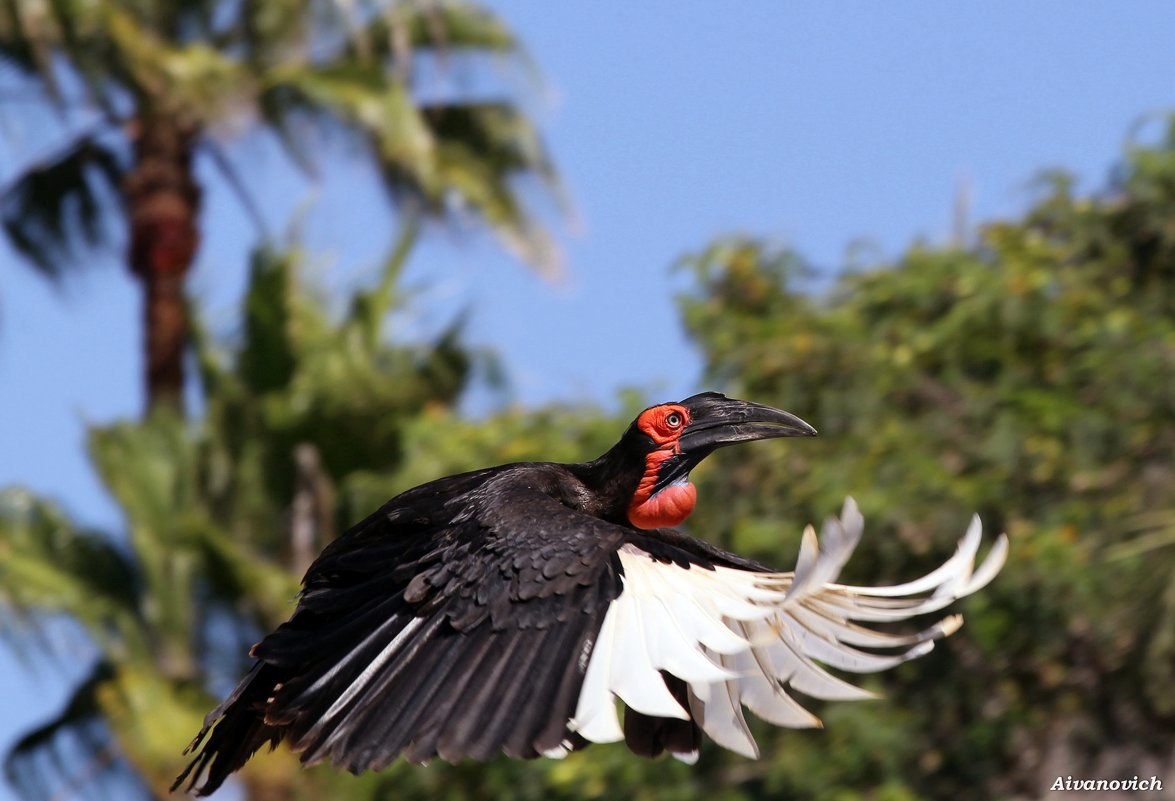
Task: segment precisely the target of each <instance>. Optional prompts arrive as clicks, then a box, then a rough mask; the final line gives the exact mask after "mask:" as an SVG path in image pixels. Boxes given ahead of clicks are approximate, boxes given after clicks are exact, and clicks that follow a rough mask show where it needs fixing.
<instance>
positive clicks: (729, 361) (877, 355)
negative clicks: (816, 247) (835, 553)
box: [682, 128, 1175, 798]
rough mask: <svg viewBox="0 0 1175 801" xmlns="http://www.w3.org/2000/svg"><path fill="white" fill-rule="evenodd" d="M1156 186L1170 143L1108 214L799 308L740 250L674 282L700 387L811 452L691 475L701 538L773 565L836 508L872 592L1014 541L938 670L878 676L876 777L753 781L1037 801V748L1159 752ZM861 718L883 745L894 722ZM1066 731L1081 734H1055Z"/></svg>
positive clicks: (1172, 312)
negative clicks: (882, 754) (979, 520)
mask: <svg viewBox="0 0 1175 801" xmlns="http://www.w3.org/2000/svg"><path fill="white" fill-rule="evenodd" d="M1173 176H1175V128H1173V129H1172V138H1170V139H1169V140H1168V141H1166V142H1164V143H1163V144H1162V146H1160V147H1156V148H1151V149H1139V150H1136V151H1134V152H1132V153H1130V154H1129V155H1128V159H1127V163H1126V165H1125V166H1124V169H1123V177H1122V178H1121V179H1120V181H1119V183H1118V184H1117V185H1116V186H1114V187H1112V188H1111V190H1110V191H1109V192H1107V194H1106V195H1105V196H1104V197H1098V198H1078V197H1074V196H1073V194H1072V192H1071V189H1070V185H1069V182H1067V181H1066V180H1063V179H1057V178H1055V177H1054V180H1053V181H1052V182H1051V184H1050V185H1048V188H1047V192H1046V193H1045V195H1044V196H1043V197H1042V198H1041V200H1040V201H1039V202H1038V203H1037V204H1036V205H1035V207H1034V208H1033V209H1032V210H1030V212H1029V213H1028V214H1027V215H1026V216H1025V218H1024V219H1023V220H1022V221H1006V222H1000V223H996V224H993V225H991V226H989V227H987V228H986V229H985V230H984V231H983V232H982V235H981V238H980V242H979V244H978V246H977V247H975V248H974V249H971V250H966V251H962V250H953V249H935V248H928V247H925V246H919V247H915V248H913V249H911V250H910V252H908V253H907V254H905V255H904V256H903V257H902V258H901V259H900V260H899V261H898V262H897V263H896V264H894V265H891V266H887V267H886V268H884V269H878V270H873V271H869V272H865V273H858V274H848V275H844V276H842V277H841V278H840V279H839V280H838V281H837V282H836V283H835V285H834V286H832V288H831V289H830V290H829V291H827V292H826V293H821V294H819V295H813V294H810V293H806V292H802V291H800V290H799V289H798V284H799V283H800V282H801V280H802V279H803V278H804V268H803V265H802V262H801V261H800V260H799V259H798V258H797V257H796V256H794V255H793V254H790V253H787V252H784V251H780V250H778V249H774V248H772V247H770V246H769V245H767V244H764V243H762V242H758V241H755V240H751V239H737V240H729V241H724V242H721V243H718V244H717V245H715V246H712V247H711V248H709V249H708V250H707V251H705V252H704V253H702V254H701V255H700V256H698V257H694V258H691V259H687V260H686V261H685V265H686V266H687V267H688V268H689V269H691V270H692V271H693V274H694V276H695V278H696V282H697V288H696V289H695V290H694V291H693V292H691V293H690V294H689V295H687V296H686V297H684V298H683V300H682V305H683V313H684V316H685V321H686V325H687V327H688V329H689V331H690V333H691V335H692V336H693V337H694V339H695V340H696V341H697V342H698V344H699V346H700V347H701V349H702V350H703V352H704V353H705V355H706V359H707V365H708V374H709V375H710V376H711V378H712V380H715V381H716V382H719V383H722V384H723V385H725V386H727V387H729V388H730V389H731V390H732V391H733V392H735V393H736V394H739V395H743V396H747V397H753V398H755V399H756V400H760V401H764V402H767V403H774V404H777V405H780V406H782V407H784V408H787V409H791V410H794V411H796V412H797V413H799V414H800V415H801V416H803V417H805V418H806V419H808V420H809V421H811V422H813V423H814V424H815V425H816V426H817V428H819V429H820V431H821V435H822V436H821V438H820V439H818V440H815V441H812V442H803V443H796V444H793V445H792V446H791V447H790V448H788V449H787V450H786V453H785V454H784V455H783V456H781V455H780V453H779V449H777V448H769V446H754V447H752V448H748V449H746V450H745V452H743V453H740V454H738V455H737V456H735V455H732V454H718V455H717V456H716V457H714V458H713V459H712V460H711V462H712V463H711V464H708V465H706V466H705V468H706V470H705V473H704V475H702V471H699V475H701V476H702V478H701V488H702V498H701V500H700V501H699V512H698V513H697V514H696V515H695V516H694V518H693V521H692V522H693V525H694V526H695V528H696V529H698V530H705V531H708V532H723V533H728V540H727V541H728V543H729V544H732V545H733V546H734V547H736V548H738V549H740V550H743V551H749V552H751V553H756V554H758V555H759V556H760V557H762V558H763V559H765V560H768V561H774V562H779V563H782V564H786V563H787V562H788V560H789V559H790V551H791V550H792V548H793V547H794V546H792V545H790V543H793V542H794V539H795V534H796V533H798V529H799V527H800V524H801V523H802V522H803V521H807V520H815V519H818V518H819V517H821V516H823V515H825V514H827V513H829V512H831V511H833V510H835V508H836V504H837V502H838V496H839V495H841V494H842V493H846V492H848V493H852V494H854V495H855V496H856V497H857V498H858V500H859V501H860V502H861V505H862V508H863V511H864V512H865V515H866V519H867V521H868V523H867V534H866V540H865V542H864V543H863V547H862V549H861V551H860V553H859V555H858V558H857V560H855V562H854V563H853V564H850V565H849V571H850V572H851V574H852V575H853V576H854V577H856V578H865V577H866V576H867V577H868V578H869V580H870V581H876V580H877V579H878V578H879V577H881V578H885V577H889V578H893V579H898V578H901V577H903V576H907V577H908V576H910V575H915V574H918V573H919V572H920V570H922V569H925V568H926V567H927V566H928V565H930V564H932V563H935V562H937V561H939V560H940V559H941V558H942V557H943V556H944V555H945V554H946V552H947V550H948V549H949V548H950V547H951V543H952V542H953V539H954V538H955V537H957V535H958V534H959V533H960V532H961V530H962V528H963V527H964V526H965V524H966V519H967V515H968V514H969V513H970V512H971V511H978V512H980V514H981V515H982V517H983V519H984V523H985V524H986V525H987V527H988V528H989V530H990V529H996V530H1000V529H1006V530H1007V531H1008V532H1009V533H1010V535H1011V537H1012V557H1011V561H1010V564H1009V565H1008V568H1007V569H1006V570H1005V572H1004V574H1003V575H1001V576H1000V578H999V579H998V580H997V581H996V582H995V584H994V585H993V586H992V587H990V588H989V589H988V590H986V591H985V592H984V593H983V594H982V595H981V596H980V597H978V598H976V599H973V600H972V601H970V602H969V604H968V608H969V610H970V611H971V613H972V614H971V623H970V625H969V626H968V627H966V628H964V631H963V632H962V633H961V634H960V635H959V636H957V637H955V638H952V639H951V640H950V641H948V643H947V644H946V647H945V648H944V649H943V650H944V651H946V652H947V653H946V655H945V657H942V656H940V655H935V657H934V658H931V659H926V660H921V661H919V662H917V663H913V664H911V665H908V666H906V668H904V669H903V670H901V671H898V672H896V673H895V674H893V675H892V677H887V678H886V679H885V681H884V684H885V688H886V691H887V695H889V696H891V697H893V698H895V699H898V700H897V702H896V703H897V705H898V706H900V707H901V708H902V709H905V710H907V711H908V713H909V714H910V715H911V716H912V718H911V721H910V724H911V725H909V726H908V727H904V728H903V730H902V731H901V732H900V735H898V736H897V737H896V739H897V740H899V741H900V742H901V744H902V747H901V748H891V753H890V755H889V756H890V762H889V764H886V765H878V766H877V767H878V769H879V771H880V772H878V773H877V774H876V775H870V774H869V773H867V772H866V773H862V772H860V771H857V772H854V769H853V766H854V765H856V764H858V762H857V761H858V760H860V759H861V757H862V754H864V753H869V751H868V738H867V737H862V736H860V735H859V733H857V734H855V735H853V736H851V737H850V739H849V740H848V741H847V742H845V743H844V744H843V747H840V746H839V745H838V747H826V746H830V745H831V743H830V742H829V741H827V740H825V741H824V742H823V743H822V745H821V746H819V747H817V748H816V749H814V750H809V747H810V744H809V741H806V740H804V739H803V737H802V736H797V735H795V734H794V733H791V732H782V733H778V734H775V735H773V736H772V737H771V738H770V741H769V742H770V743H771V744H770V745H769V746H768V748H767V749H766V751H767V753H768V754H769V756H768V761H769V762H771V763H772V764H775V765H778V764H780V760H784V759H793V760H797V761H798V765H800V766H803V767H802V775H809V776H810V775H812V774H813V773H814V772H815V771H818V770H820V769H821V768H819V767H813V766H831V767H830V769H831V770H833V772H834V774H835V775H836V776H839V777H840V778H839V780H838V781H839V783H840V784H842V785H843V786H854V785H856V786H858V787H859V788H860V790H861V791H862V792H864V790H865V788H866V787H875V786H878V784H879V783H880V782H887V783H892V782H904V783H906V784H907V785H908V786H909V788H910V789H911V791H912V792H915V793H916V794H917V795H918V796H919V797H930V798H937V797H945V796H947V795H950V796H952V797H958V798H988V797H993V796H1000V795H1005V794H1008V793H1012V792H1020V793H1028V794H1031V793H1033V792H1038V790H1039V787H1041V786H1043V785H1041V784H1040V782H1041V781H1043V779H1044V777H1043V776H1039V775H1036V773H1035V771H1036V770H1040V768H1039V766H1038V764H1037V762H1038V761H1039V760H1040V759H1041V757H1042V755H1043V754H1044V753H1045V752H1046V751H1052V752H1053V753H1060V754H1061V755H1062V757H1061V758H1062V764H1069V765H1076V764H1092V762H1093V760H1095V759H1097V760H1107V761H1106V762H1104V763H1101V764H1112V765H1115V769H1120V770H1121V771H1127V770H1130V769H1131V768H1130V759H1135V760H1137V753H1138V752H1147V751H1148V750H1150V749H1154V750H1153V751H1152V753H1162V749H1163V748H1165V747H1169V745H1170V742H1171V728H1170V724H1171V722H1172V717H1171V715H1172V710H1173V706H1172V704H1171V701H1170V694H1169V692H1168V691H1167V688H1169V687H1170V686H1171V683H1172V681H1173V680H1175V675H1173V673H1175V668H1173V667H1172V666H1173V663H1172V660H1171V654H1172V653H1175V648H1173V646H1172V642H1173V637H1175V616H1173V615H1172V609H1173V607H1172V604H1171V599H1172V598H1173V597H1175V592H1172V590H1171V588H1172V587H1175V549H1172V548H1171V547H1170V546H1171V543H1172V542H1175V536H1173V535H1172V534H1171V532H1172V524H1173V523H1175V466H1173V463H1172V460H1171V454H1172V453H1175V404H1173V403H1172V402H1171V398H1172V387H1175V304H1173V301H1172V298H1175V227H1173V226H1172V225H1171V222H1170V221H1171V220H1172V219H1175V218H1173V216H1172V211H1173V210H1175V208H1173V205H1172V204H1175V180H1173ZM724 457H725V458H724ZM782 520H791V521H793V522H792V523H790V524H789V525H788V526H787V528H786V529H785V530H784V531H782V532H781V531H780V528H779V524H780V521H782ZM1140 532H1143V533H1144V536H1145V537H1146V539H1145V540H1140V539H1134V537H1136V536H1137V535H1138V534H1139V533H1140ZM1124 538H1126V539H1124ZM1140 541H1141V543H1142V544H1141V546H1139V543H1140ZM782 542H787V543H789V545H787V546H782V547H781V543H782ZM785 552H788V553H785ZM781 557H783V558H781ZM863 570H867V572H862V571H863ZM947 659H949V662H948V661H946V660H947ZM863 714H868V715H869V717H870V724H869V725H870V726H877V725H878V724H879V721H880V719H881V718H882V717H883V716H884V717H885V718H886V719H887V720H888V721H889V723H888V725H892V718H891V717H890V716H891V715H892V713H891V712H889V711H886V712H885V713H881V712H872V713H863ZM1068 729H1073V730H1077V731H1079V732H1080V734H1079V735H1073V736H1071V737H1068V738H1064V737H1058V736H1057V735H1056V732H1058V731H1064V730H1068ZM1160 732H1162V733H1161V734H1160ZM839 733H840V730H839V729H838V731H837V733H836V735H833V736H837V735H839ZM830 734H832V732H830ZM895 734H896V733H895ZM1132 749H1133V750H1132ZM1077 754H1080V756H1077ZM895 755H896V756H895ZM1066 755H1067V756H1066ZM1066 759H1067V760H1069V761H1067V762H1066V761H1064V760H1066ZM1115 760H1117V761H1115ZM789 775H792V778H791V779H790V781H796V780H797V779H796V777H798V776H800V775H801V773H800V769H799V768H797V772H796V773H795V774H790V773H789ZM854 777H855V778H854ZM805 792H813V788H810V787H809V788H806V790H805ZM814 797H822V796H820V795H819V794H816V795H815V796H814Z"/></svg>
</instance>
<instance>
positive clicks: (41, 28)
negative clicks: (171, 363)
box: [0, 0, 559, 274]
mask: <svg viewBox="0 0 1175 801" xmlns="http://www.w3.org/2000/svg"><path fill="white" fill-rule="evenodd" d="M490 57H494V58H501V57H506V58H512V59H514V60H517V61H523V60H524V58H525V56H524V54H523V52H522V49H521V46H520V44H519V43H518V42H517V40H516V39H515V38H514V37H513V35H512V34H511V33H510V32H509V31H508V30H507V29H506V28H505V26H504V25H503V24H502V23H501V22H500V21H499V20H498V19H497V18H496V17H495V16H493V15H492V14H491V13H489V12H488V11H486V10H485V9H482V8H479V7H477V6H474V5H471V4H469V3H464V2H455V1H452V0H446V2H439V3H416V2H405V1H404V0H360V2H354V3H340V2H336V0H312V1H311V2H302V1H301V0H299V2H290V1H289V0H278V1H277V2H273V1H268V2H263V3H221V2H203V0H185V1H184V2H174V1H173V0H165V1H156V0H153V1H152V2H136V3H126V2H121V1H120V0H70V1H69V2H27V3H25V2H21V3H0V63H4V64H8V65H11V66H12V67H15V69H16V71H17V72H18V73H19V74H21V75H23V76H25V77H27V78H29V79H31V80H32V81H34V82H36V83H37V84H39V85H40V86H42V87H43V88H44V89H45V90H46V95H47V99H48V101H49V102H51V103H52V104H53V105H55V106H57V107H59V108H60V109H62V110H65V109H69V108H71V107H75V106H76V107H84V108H85V109H86V111H87V113H89V114H90V115H91V116H92V117H94V119H93V122H92V124H91V125H90V127H88V128H87V129H85V130H84V131H82V132H78V131H73V130H67V131H66V134H67V141H66V143H65V145H64V147H62V148H61V149H60V150H59V151H58V152H56V153H54V154H51V156H50V157H48V158H47V159H46V161H45V162H44V163H41V162H38V163H35V164H30V165H28V166H27V168H25V169H23V170H19V171H18V172H17V174H16V177H15V178H14V180H13V181H12V183H11V186H9V187H5V188H4V190H3V192H0V201H3V202H0V221H2V222H3V225H4V228H5V230H6V231H7V233H8V235H9V236H10V238H11V239H12V240H13V242H14V244H15V245H16V246H17V248H18V249H19V250H20V251H21V252H22V253H24V254H25V255H27V256H28V257H29V258H30V259H31V260H32V261H33V263H34V264H36V265H38V266H39V267H41V268H42V269H43V270H46V271H48V272H50V273H52V274H57V273H60V272H61V271H62V269H63V268H64V267H66V266H72V265H75V264H80V263H85V262H86V261H87V260H88V259H86V258H85V254H86V253H87V246H91V245H93V244H94V243H95V242H96V241H97V240H98V239H99V238H100V235H101V234H103V233H105V231H104V230H103V229H102V228H101V226H100V224H99V223H98V219H99V215H98V211H99V209H100V208H101V204H100V203H98V199H99V195H98V194H97V190H96V187H95V179H96V178H97V177H99V176H100V177H102V178H105V179H107V180H108V182H109V183H110V185H111V187H113V188H114V189H115V190H118V189H120V188H121V187H122V183H121V178H122V177H123V176H125V175H126V174H128V173H131V172H132V171H133V169H134V168H135V167H136V166H138V165H136V164H134V163H132V162H133V160H134V157H133V156H132V155H131V152H132V147H131V145H132V144H133V143H134V141H135V140H136V138H137V137H138V134H139V133H141V132H142V130H143V129H144V128H150V127H152V126H155V125H159V124H162V123H166V124H167V125H169V126H171V127H174V128H176V129H179V130H183V131H187V132H190V133H191V134H192V135H193V136H194V138H195V139H196V140H198V141H199V142H200V144H201V146H202V147H201V150H200V151H199V152H201V153H203V152H213V153H216V154H219V157H218V158H217V159H215V160H214V162H213V163H214V166H216V167H218V168H221V169H222V170H223V169H225V168H226V167H228V166H229V165H230V163H231V162H230V161H229V160H227V159H226V158H224V156H223V154H221V153H220V152H219V150H217V145H216V141H217V137H218V132H220V131H223V130H226V129H232V130H238V129H239V128H240V125H241V124H242V123H241V121H243V120H250V121H253V122H260V123H261V124H263V125H264V126H266V127H268V128H269V129H270V130H271V131H273V132H274V133H275V134H276V135H277V136H278V138H279V140H280V141H281V142H282V143H283V145H285V148H286V151H287V152H288V154H289V155H290V157H291V159H292V160H293V162H294V163H295V164H297V165H299V166H300V167H302V168H303V169H304V170H306V171H307V172H309V173H311V174H313V173H315V172H316V171H317V166H318V164H319V159H318V156H319V155H320V151H321V149H322V148H321V144H322V143H321V139H318V140H316V139H315V138H314V137H313V136H310V134H312V133H313V131H311V130H308V128H310V127H311V126H308V125H307V123H308V122H313V123H314V124H315V125H314V126H313V127H316V128H318V129H320V130H321V131H325V132H327V133H329V134H333V135H341V138H344V139H347V140H350V141H352V142H356V143H358V144H359V148H358V150H359V152H361V153H362V155H363V156H364V157H366V158H369V159H370V162H371V165H372V167H373V168H374V169H376V170H378V171H379V173H380V174H381V175H382V177H383V178H384V183H385V185H386V186H387V188H388V190H389V192H390V193H391V196H392V197H393V198H395V199H396V200H398V201H400V202H401V206H402V208H403V209H404V210H405V211H406V213H407V214H406V216H408V217H414V216H428V217H431V218H433V219H436V220H440V221H444V222H454V221H456V218H457V215H456V214H455V213H454V212H455V211H460V212H461V213H463V214H464V215H465V216H466V217H469V218H472V219H473V220H475V221H476V222H477V223H478V224H484V225H486V226H487V227H488V229H489V230H490V231H492V232H493V233H494V234H495V235H497V236H498V237H499V238H500V239H501V240H502V242H503V243H504V244H505V245H506V246H507V247H508V248H510V249H511V250H512V251H513V252H514V253H516V254H517V255H519V256H520V257H521V258H522V259H524V260H525V261H527V262H529V263H531V264H533V265H535V266H536V267H538V268H541V269H543V270H548V271H550V270H555V269H557V268H558V266H559V254H558V252H557V250H556V248H555V247H554V245H553V242H552V240H551V238H550V236H549V235H548V234H547V231H546V229H545V227H544V225H543V224H542V223H541V222H540V221H539V218H538V217H537V216H536V214H535V213H534V212H533V211H532V209H531V208H530V204H529V203H528V202H527V196H526V195H525V194H523V193H522V192H520V191H519V189H518V187H517V186H516V184H517V182H518V179H520V178H527V177H529V178H530V179H532V181H533V183H534V185H535V186H536V187H539V188H541V189H543V190H545V191H546V192H548V193H549V194H552V195H553V196H555V197H556V199H558V197H559V188H558V180H557V177H556V175H555V172H554V168H553V167H552V165H551V163H550V161H549V159H548V158H547V155H546V152H545V150H544V148H543V146H542V144H541V142H540V140H539V137H538V134H537V132H536V131H535V130H534V128H533V126H532V125H531V123H530V120H529V119H528V118H527V117H526V115H525V114H523V113H522V111H521V110H520V109H519V107H518V105H517V104H516V103H515V102H514V101H513V100H512V99H510V98H509V97H507V96H506V94H507V93H505V92H498V93H495V94H494V95H492V96H488V97H487V96H486V94H487V93H485V92H482V93H481V94H480V95H479V96H478V97H476V98H475V97H470V96H465V93H464V92H461V91H458V92H456V93H451V97H450V99H449V100H448V101H447V102H437V101H434V100H431V99H428V98H427V97H426V96H425V92H423V91H422V90H421V89H420V87H419V86H418V85H417V84H418V82H417V79H416V73H417V72H418V71H420V70H421V65H422V64H426V65H428V64H431V65H436V64H440V65H442V66H444V65H446V64H448V65H450V66H453V68H454V69H458V68H461V67H464V68H465V69H470V68H473V67H476V66H479V65H480V64H481V63H483V62H484V61H485V59H487V58H490ZM63 76H65V77H66V78H67V79H66V80H65V81H64V83H66V84H67V85H69V86H70V92H69V93H66V92H63V91H62V90H61V86H60V84H61V83H62V78H63ZM457 86H458V87H460V84H459V83H458V84H457ZM78 92H80V93H81V96H80V97H78V96H76V95H77V93H78ZM95 110H96V111H97V112H98V113H97V114H94V112H95ZM227 173H228V174H227V178H228V179H229V181H230V183H231V184H232V185H233V186H234V188H236V189H237V190H239V191H243V189H244V186H245V182H244V181H242V180H241V178H240V177H239V176H238V175H236V173H235V172H233V171H232V170H231V168H229V169H228V170H227ZM104 188H105V187H104ZM10 195H11V197H9V196H10Z"/></svg>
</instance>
